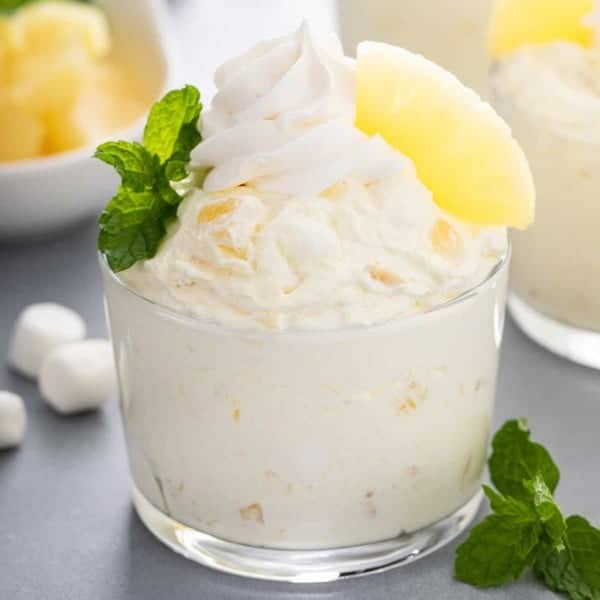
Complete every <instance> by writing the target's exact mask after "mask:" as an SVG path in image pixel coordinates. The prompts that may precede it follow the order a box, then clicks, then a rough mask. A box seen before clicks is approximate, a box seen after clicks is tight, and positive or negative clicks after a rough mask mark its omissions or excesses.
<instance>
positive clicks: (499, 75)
mask: <svg viewBox="0 0 600 600" xmlns="http://www.w3.org/2000/svg"><path fill="white" fill-rule="evenodd" d="M599 8H600V7H599V6H598V5H597V4H596V3H595V2H594V1H593V0H568V1H567V0H539V1H533V0H527V1H523V0H515V1H513V2H509V1H505V2H503V3H500V9H499V11H498V12H497V15H496V19H495V21H494V23H493V27H492V47H493V49H494V52H495V55H496V61H495V64H494V68H493V71H492V82H493V88H494V104H495V106H496V108H497V109H498V111H499V112H500V114H501V115H502V116H504V117H505V118H506V120H507V122H508V123H509V125H510V126H511V127H512V129H513V133H514V135H515V137H516V138H517V139H518V141H519V142H520V143H521V145H522V147H523V149H524V150H525V152H526V154H527V157H528V159H529V161H530V164H531V169H532V172H533V175H534V179H535V183H536V188H537V192H538V197H539V199H540V203H539V212H538V215H537V220H536V223H535V225H534V226H533V227H532V228H531V229H529V230H528V231H527V232H516V233H515V234H514V236H513V242H514V244H513V250H514V253H513V270H512V280H511V281H512V290H513V292H514V301H513V303H512V304H511V306H512V308H513V309H514V312H515V316H516V317H517V319H518V321H519V322H521V324H522V325H523V326H524V327H525V329H526V331H527V330H528V327H527V325H526V324H525V322H522V319H521V318H520V317H519V315H520V314H521V312H522V311H521V310H520V308H519V307H522V306H523V303H524V305H525V308H529V309H533V310H534V311H536V312H537V313H541V314H542V315H544V316H545V317H549V318H550V319H552V320H553V321H558V322H559V324H560V325H567V326H570V327H575V328H579V329H584V330H588V331H593V332H596V333H600V286H598V284H597V282H598V280H599V279H600V263H599V262H598V260H597V259H596V257H597V256H598V252H599V251H600V243H599V242H598V236H597V233H596V224H597V223H598V222H599V221H600V206H599V205H598V202H597V193H598V189H599V188H600V151H599V150H600V129H599V128H598V127H597V123H598V119H599V118H600V44H599V43H598V28H599V27H600V10H599ZM532 323H533V321H532ZM558 335H562V334H560V332H559V333H558ZM541 341H543V340H541ZM597 344H598V343H597V342H596V345H597ZM563 350H565V349H563ZM594 352H595V355H596V358H594V359H593V360H594V362H595V363H597V364H598V365H599V366H600V353H598V352H597V351H594ZM586 354H588V355H589V354H590V352H589V351H586Z"/></svg>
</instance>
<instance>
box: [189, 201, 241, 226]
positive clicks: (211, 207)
mask: <svg viewBox="0 0 600 600" xmlns="http://www.w3.org/2000/svg"><path fill="white" fill-rule="evenodd" d="M234 208H235V200H232V199H231V198H229V199H227V200H224V201H223V202H217V203H215V204H207V205H206V206H204V207H203V208H202V209H201V210H200V212H199V213H198V223H200V224H204V223H210V222H211V221H216V220H217V219H220V218H221V217H224V216H225V215H227V214H229V213H230V212H231V211H232V210H233V209H234Z"/></svg>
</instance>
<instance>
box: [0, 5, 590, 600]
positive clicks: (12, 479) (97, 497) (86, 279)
mask: <svg viewBox="0 0 600 600" xmlns="http://www.w3.org/2000/svg"><path fill="white" fill-rule="evenodd" d="M225 5H226V7H227V8H228V9H229V10H235V14H236V15H238V18H237V19H235V20H231V19H228V18H227V15H225V14H224V11H223V7H224V6H225ZM175 10H176V15H175V16H176V20H177V25H178V28H179V32H180V36H179V37H180V41H181V43H182V45H183V50H184V52H183V53H182V54H183V55H185V56H187V57H188V60H187V61H186V62H187V65H186V66H187V73H188V76H186V78H187V79H188V80H190V81H194V82H198V83H199V84H201V85H204V86H205V87H204V88H203V89H204V90H206V89H208V90H209V93H210V91H212V90H211V89H210V85H211V84H210V78H209V73H210V72H211V71H212V70H213V69H214V67H215V66H216V65H217V64H218V63H219V62H221V60H222V59H223V58H225V57H226V56H227V55H230V54H232V53H234V52H237V51H239V50H241V49H243V48H244V47H245V46H247V45H249V44H250V43H252V42H254V41H256V40H257V39H260V38H262V37H265V36H267V35H275V34H278V33H281V32H282V31H285V30H286V29H290V28H292V27H294V26H296V25H297V24H298V22H299V18H300V17H301V16H308V17H310V18H311V19H313V21H316V22H317V25H318V26H319V27H321V28H327V27H328V24H329V23H330V22H331V20H332V19H333V18H334V16H333V12H332V10H331V4H330V2H329V1H328V0H305V1H304V2H301V3H298V2H293V1H292V0H256V1H253V2H252V3H249V2H246V0H227V2H226V3H221V2H214V1H212V2H211V1H210V0H195V1H194V2H187V3H184V2H181V0H180V1H179V2H178V3H176V4H175ZM200 21H201V22H202V27H201V30H202V35H195V33H196V32H197V30H198V25H197V24H198V23H199V22H200ZM249 23H250V25H251V26H248V24H249ZM225 38H226V39H228V40H230V43H229V42H228V43H227V44H225V43H224V42H223V40H224V39H225ZM202 40H204V41H202ZM202 43H204V44H205V48H210V52H207V51H202V48H201V47H199V45H200V46H201V45H202ZM189 57H193V60H191V59H190V58H189ZM94 241H95V226H94V225H93V224H91V223H88V224H86V225H84V226H82V227H80V228H78V229H77V230H74V231H72V232H70V233H68V234H65V235H64V236H62V237H61V238H60V239H57V240H54V241H48V242H45V243H38V244H36V245H28V246H20V247H19V246H13V247H0V389H11V390H14V391H16V392H17V393H19V394H21V395H22V396H23V397H24V398H25V401H26V404H27V409H28V414H29V430H28V433H27V439H26V442H25V444H24V445H23V447H22V448H21V449H19V450H17V451H11V452H1V453H0V600H126V599H127V600H129V599H138V598H139V599H140V600H142V599H143V600H164V599H166V598H169V599H170V600H178V599H192V598H194V599H200V598H201V599H205V598H206V599H215V600H220V599H242V598H274V597H281V598H290V600H291V599H297V600H300V599H303V598H311V599H313V600H316V599H317V598H320V599H331V600H337V599H340V600H341V599H348V600H352V599H364V598H372V599H374V600H382V599H388V598H394V599H399V598H407V599H418V600H421V599H426V600H429V599H440V600H442V599H456V600H469V599H471V598H472V599H477V598H486V597H489V598H494V599H502V598H524V599H529V598H531V599H534V600H535V599H537V598H551V597H553V596H552V594H550V593H548V592H546V591H545V590H544V589H543V588H542V587H540V586H539V585H538V584H537V582H535V581H534V580H533V579H532V578H526V579H525V580H524V581H522V582H519V583H517V584H515V585H512V586H508V587H505V588H502V589H499V590H494V591H488V592H481V591H478V590H474V589H472V588H469V587H467V586H463V585H461V584H459V583H457V582H455V581H453V579H452V576H451V571H452V561H453V556H454V549H455V546H456V544H452V545H450V546H448V547H447V548H445V549H444V550H441V551H439V552H438V553H436V554H434V555H432V556H430V557H428V558H426V559H424V560H422V561H419V562H417V563H414V564H412V565H408V566H406V567H403V568H401V569H397V570H395V571H392V572H389V573H384V574H380V575H375V576H372V577H368V578H363V579H356V580H349V581H346V582H342V583H337V584H323V585H317V586H311V587H310V588H308V587H306V586H300V587H298V586H289V585H285V584H269V583H263V582H256V581H249V580H242V579H239V578H236V577H233V576H229V575H224V574H220V573H216V572H213V571H210V570H208V569H205V568H203V567H200V566H197V565H195V564H193V563H191V562H188V561H186V560H185V559H183V558H181V557H180V556H178V555H176V554H174V553H172V552H171V551H170V550H168V549H167V548H166V547H164V546H162V545H161V544H160V543H159V542H157V541H156V540H155V539H154V538H153V537H152V536H151V534H150V533H148V532H147V531H146V530H145V528H144V527H143V525H142V524H141V522H140V521H139V519H138V518H137V517H136V515H135V514H134V512H133V510H132V508H131V504H130V501H129V494H128V481H127V464H126V457H125V449H124V445H123V438H122V432H121V427H120V423H119V420H118V407H117V402H116V398H115V399H114V400H113V401H112V402H111V403H110V404H109V405H108V406H106V407H105V408H104V409H103V410H101V411H100V412H98V413H94V414H87V415H82V416H78V417H72V418H64V417H60V416H57V415H56V414H54V413H53V412H52V411H51V410H50V409H49V408H47V407H46V405H44V403H43V402H42V401H41V399H40V397H39V394H38V392H37V389H36V386H35V384H33V383H31V382H29V381H25V380H23V379H21V378H20V377H18V376H17V375H14V374H13V373H11V372H9V371H8V370H6V369H5V368H4V367H3V366H2V365H1V363H2V357H4V356H5V353H6V349H7V345H8V341H9V332H10V329H11V327H12V324H13V322H14V320H15V318H16V316H17V314H18V312H19V311H20V309H21V308H22V307H23V306H25V305H27V304H29V303H32V302H39V301H56V302H62V303H64V304H66V305H68V306H71V307H73V308H75V309H76V310H78V311H80V312H81V313H82V315H83V316H84V317H85V318H86V320H87V322H88V325H89V331H90V333H91V334H92V335H98V336H100V335H106V332H105V324H104V317H103V310H102V293H101V288H100V279H99V273H98V269H97V265H96V257H95V252H94ZM514 416H526V417H528V418H529V420H530V424H531V426H532V428H533V430H534V435H535V437H536V438H537V439H539V440H541V441H543V443H545V444H547V445H548V446H549V447H550V448H551V449H552V452H553V454H554V455H555V458H556V460H557V461H558V463H559V465H560V466H561V467H562V472H563V479H562V483H561V486H560V488H559V493H558V498H559V501H560V502H561V503H562V505H563V507H564V509H565V511H567V512H579V513H582V514H584V515H587V516H588V517H589V518H590V519H591V520H592V521H594V522H596V523H600V502H599V501H598V496H599V494H600V481H599V479H598V464H599V457H600V442H599V441H598V440H599V438H598V434H597V429H598V423H600V373H596V372H594V371H591V370H587V369H584V368H580V367H578V366H575V365H572V364H569V363H568V362H566V361H564V360H562V359H559V358H557V357H555V356H552V355H551V354H549V353H547V352H545V351H544V350H542V349H541V348H538V347H537V346H535V345H534V344H533V343H532V342H530V341H529V340H528V339H526V338H525V337H524V336H523V335H522V334H521V333H520V332H519V331H518V330H517V329H516V327H515V326H514V325H513V324H512V322H511V321H510V320H509V321H508V322H507V326H506V331H505V340H504V346H503V351H502V361H501V369H500V377H499V389H498V402H497V410H496V423H497V424H500V423H502V422H503V421H504V420H505V419H507V418H509V417H514Z"/></svg>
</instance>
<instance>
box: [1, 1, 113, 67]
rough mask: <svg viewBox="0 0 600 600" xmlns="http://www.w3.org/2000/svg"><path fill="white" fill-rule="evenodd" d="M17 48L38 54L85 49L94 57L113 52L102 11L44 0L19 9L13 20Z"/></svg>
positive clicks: (90, 6)
mask: <svg viewBox="0 0 600 600" xmlns="http://www.w3.org/2000/svg"><path fill="white" fill-rule="evenodd" d="M12 29H13V40H14V45H15V47H16V49H17V50H18V51H21V52H27V53H31V54H37V55H46V56H47V55H48V54H51V53H61V52H62V51H64V50H65V49H72V48H74V47H77V48H82V49H84V50H85V51H86V53H87V54H88V55H89V56H90V57H93V58H100V57H103V56H105V55H106V54H108V52H109V51H110V31H109V27H108V21H107V19H106V16H105V14H104V13H103V12H102V10H101V9H100V8H98V7H96V6H92V5H90V4H81V3H78V2H60V1H51V0H45V1H43V2H34V3H32V4H28V5H26V6H24V7H23V8H21V9H19V10H18V11H17V12H16V13H15V15H14V16H13V19H12Z"/></svg>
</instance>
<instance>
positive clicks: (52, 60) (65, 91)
mask: <svg viewBox="0 0 600 600" xmlns="http://www.w3.org/2000/svg"><path fill="white" fill-rule="evenodd" d="M87 69H89V65H88V64H87V62H86V57H85V56H84V55H83V53H82V52H81V50H80V49H77V48H73V49H67V50H65V52H63V53H61V54H59V55H52V54H49V55H47V56H44V55H36V54H27V55H22V56H17V58H16V59H15V60H13V61H12V69H11V73H10V95H11V98H12V100H13V101H14V102H15V103H16V104H19V105H20V106H22V107H23V108H25V109H26V110H28V111H31V112H35V113H37V114H39V115H42V114H43V113H45V112H46V111H48V110H54V109H62V110H63V111H64V112H67V111H68V107H69V106H70V105H71V103H72V102H73V101H74V100H75V98H76V97H77V96H78V95H79V93H80V90H81V86H82V84H83V80H84V78H85V77H86V70H87Z"/></svg>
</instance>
